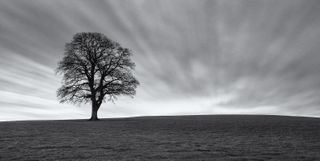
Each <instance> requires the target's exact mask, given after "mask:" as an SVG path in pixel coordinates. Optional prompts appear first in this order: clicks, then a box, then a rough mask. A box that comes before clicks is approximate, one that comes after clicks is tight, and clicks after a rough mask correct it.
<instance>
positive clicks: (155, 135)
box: [0, 115, 320, 160]
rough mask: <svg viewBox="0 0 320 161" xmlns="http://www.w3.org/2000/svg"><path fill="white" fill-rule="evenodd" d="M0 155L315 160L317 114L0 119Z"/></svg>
mask: <svg viewBox="0 0 320 161" xmlns="http://www.w3.org/2000/svg"><path fill="white" fill-rule="evenodd" d="M0 129H1V130H0V145H1V146H0V160H44V159H48V160H52V159H56V160H92V159H95V160H106V159H110V160H127V159H129V160H130V159H136V160H213V159H216V160H247V159H249V160H268V159H273V160H320V119H318V118H307V117H285V116H258V115H212V116H177V117H174V116H171V117H137V118H124V119H104V120H101V121H98V122H89V121H85V120H66V121H17V122H2V123H0Z"/></svg>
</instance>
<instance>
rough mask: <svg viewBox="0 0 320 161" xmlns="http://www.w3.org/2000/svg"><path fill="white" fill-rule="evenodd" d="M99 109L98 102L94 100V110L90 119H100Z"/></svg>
mask: <svg viewBox="0 0 320 161" xmlns="http://www.w3.org/2000/svg"><path fill="white" fill-rule="evenodd" d="M98 109H99V107H98V106H97V105H96V103H94V102H92V112H91V118H90V121H97V120H99V119H98Z"/></svg>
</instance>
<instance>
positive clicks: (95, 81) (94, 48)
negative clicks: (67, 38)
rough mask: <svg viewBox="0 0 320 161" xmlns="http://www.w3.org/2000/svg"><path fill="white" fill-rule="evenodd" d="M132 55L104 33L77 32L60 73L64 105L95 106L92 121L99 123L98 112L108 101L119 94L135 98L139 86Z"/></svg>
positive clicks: (66, 49)
mask: <svg viewBox="0 0 320 161" xmlns="http://www.w3.org/2000/svg"><path fill="white" fill-rule="evenodd" d="M131 55H132V53H131V52H130V50H128V49H127V48H123V47H121V46H120V44H119V43H117V42H115V41H112V40H110V39H109V38H107V37H106V36H105V35H103V34H101V33H90V32H86V33H84V32H83V33H77V34H75V35H74V36H73V39H72V41H71V42H70V43H66V45H65V53H64V57H63V59H62V60H61V61H60V62H59V64H58V68H57V73H58V74H61V75H62V76H63V79H62V86H61V87H60V88H59V89H58V91H57V96H58V99H59V100H60V102H61V103H65V102H70V103H74V104H80V103H88V102H91V104H92V114H91V119H90V120H98V116H97V112H98V110H99V108H100V106H101V104H102V102H105V100H106V99H107V98H108V100H112V101H113V100H114V99H116V98H117V96H119V95H129V96H131V97H133V96H134V95H135V93H136V91H135V89H136V87H137V86H138V85H139V82H138V81H137V79H136V78H135V77H134V76H133V74H132V71H133V70H134V67H135V63H134V62H133V61H132V60H131V59H130V56H131Z"/></svg>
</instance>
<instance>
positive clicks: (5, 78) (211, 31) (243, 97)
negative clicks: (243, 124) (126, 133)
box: [0, 0, 320, 121]
mask: <svg viewBox="0 0 320 161" xmlns="http://www.w3.org/2000/svg"><path fill="white" fill-rule="evenodd" d="M78 32H100V33H103V34H104V35H106V36H107V37H109V38H110V39H112V40H114V41H117V42H119V43H120V44H121V45H122V46H123V47H127V48H129V49H131V51H132V52H133V56H132V59H133V61H134V62H135V63H136V70H135V72H134V73H135V76H136V78H137V79H138V80H139V81H140V86H139V87H138V88H137V94H136V96H135V97H134V98H133V99H132V98H130V97H126V96H122V97H119V98H118V100H116V101H115V102H114V103H112V102H106V103H104V104H102V106H101V108H100V110H99V117H104V118H108V117H130V116H154V115H199V114H272V115H290V116H314V117H320V1H319V0H281V1H280V0H105V1H103V0H90V1H88V0H67V1H66V0H0V121H8V120H39V119H46V120H47V119H86V118H89V117H90V112H91V109H90V105H89V104H84V105H72V104H60V103H59V101H58V100H57V97H56V91H57V89H58V88H59V87H60V86H61V76H59V75H56V74H55V69H56V68H57V63H58V62H59V61H60V60H61V59H62V57H63V52H64V45H65V43H67V42H70V41H71V39H72V36H73V35H74V34H76V33H78Z"/></svg>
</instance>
